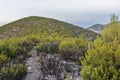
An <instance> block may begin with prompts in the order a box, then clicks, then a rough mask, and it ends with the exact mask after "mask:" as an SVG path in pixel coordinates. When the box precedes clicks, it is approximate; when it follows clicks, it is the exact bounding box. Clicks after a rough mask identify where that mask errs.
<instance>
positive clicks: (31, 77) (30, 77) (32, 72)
mask: <svg viewBox="0 0 120 80" xmlns="http://www.w3.org/2000/svg"><path fill="white" fill-rule="evenodd" d="M31 53H32V56H31V57H30V58H29V59H27V63H26V65H27V66H28V74H27V76H26V77H25V80H39V76H40V63H39V62H37V60H36V59H37V51H36V50H35V49H34V48H33V49H32V51H31Z"/></svg>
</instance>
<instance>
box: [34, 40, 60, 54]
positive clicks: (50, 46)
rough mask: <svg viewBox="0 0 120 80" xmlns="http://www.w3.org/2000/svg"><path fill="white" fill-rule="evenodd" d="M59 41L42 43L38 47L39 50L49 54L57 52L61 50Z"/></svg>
mask: <svg viewBox="0 0 120 80" xmlns="http://www.w3.org/2000/svg"><path fill="white" fill-rule="evenodd" d="M58 46H59V43H57V42H48V43H40V44H39V45H38V46H37V47H36V49H37V51H38V52H45V53H49V54H55V53H58V51H59V48H58Z"/></svg>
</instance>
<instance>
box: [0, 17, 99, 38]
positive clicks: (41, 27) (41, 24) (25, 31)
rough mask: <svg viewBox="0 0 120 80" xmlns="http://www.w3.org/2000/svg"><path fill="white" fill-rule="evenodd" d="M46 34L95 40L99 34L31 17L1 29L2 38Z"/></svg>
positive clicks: (49, 19) (56, 21)
mask: <svg viewBox="0 0 120 80" xmlns="http://www.w3.org/2000/svg"><path fill="white" fill-rule="evenodd" d="M44 32H46V33H47V34H49V35H51V34H52V33H58V34H59V35H64V36H72V37H79V36H80V35H81V34H82V35H84V36H86V37H89V38H90V37H92V38H95V37H96V35H97V34H95V33H94V32H92V31H89V30H86V29H84V28H81V27H78V26H74V25H72V24H69V23H66V22H63V21H59V20H55V19H51V18H44V17H36V16H30V17H26V18H23V19H20V20H17V21H15V22H12V23H9V24H7V25H4V26H2V27H0V38H5V37H14V36H24V35H30V34H41V33H44Z"/></svg>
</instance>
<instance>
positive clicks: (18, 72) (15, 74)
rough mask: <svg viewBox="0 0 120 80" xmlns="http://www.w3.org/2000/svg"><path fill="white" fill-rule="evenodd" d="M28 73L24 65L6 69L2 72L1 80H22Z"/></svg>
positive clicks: (0, 73) (0, 72)
mask: <svg viewBox="0 0 120 80" xmlns="http://www.w3.org/2000/svg"><path fill="white" fill-rule="evenodd" d="M26 73H27V68H26V67H25V66H24V65H22V64H16V65H13V66H11V67H4V68H2V69H1V71H0V80H22V78H24V77H25V76H26Z"/></svg>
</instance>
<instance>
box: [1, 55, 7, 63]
mask: <svg viewBox="0 0 120 80" xmlns="http://www.w3.org/2000/svg"><path fill="white" fill-rule="evenodd" d="M5 60H7V56H6V55H2V54H0V64H1V63H2V62H3V61H5Z"/></svg>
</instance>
